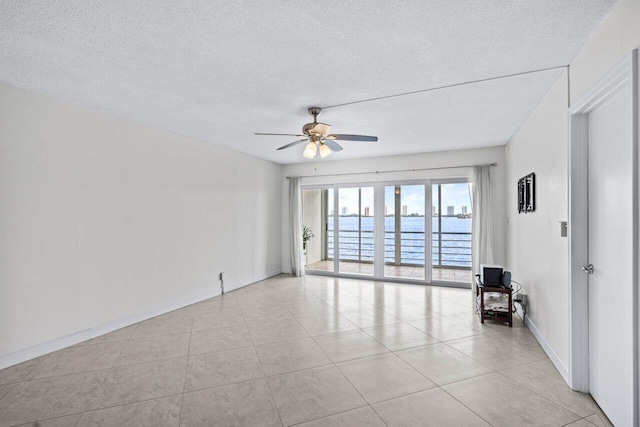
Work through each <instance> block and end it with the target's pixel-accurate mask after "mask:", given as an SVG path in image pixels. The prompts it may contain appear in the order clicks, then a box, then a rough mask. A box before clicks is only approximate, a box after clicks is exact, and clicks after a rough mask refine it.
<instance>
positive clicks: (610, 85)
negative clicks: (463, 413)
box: [568, 49, 640, 425]
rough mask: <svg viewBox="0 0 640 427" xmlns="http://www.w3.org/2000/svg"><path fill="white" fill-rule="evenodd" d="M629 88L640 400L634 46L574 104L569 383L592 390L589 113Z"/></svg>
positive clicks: (635, 375) (635, 365) (635, 417)
mask: <svg viewBox="0 0 640 427" xmlns="http://www.w3.org/2000/svg"><path fill="white" fill-rule="evenodd" d="M620 91H629V94H630V99H631V111H630V112H629V114H631V117H630V118H629V123H630V126H631V127H632V129H631V132H630V133H629V134H630V136H631V141H629V143H630V144H631V146H632V147H633V162H632V188H631V195H632V197H633V201H632V205H633V218H634V223H633V224H632V239H633V249H632V251H633V253H632V259H633V260H634V261H635V262H634V263H633V266H632V292H633V313H632V319H633V325H632V331H633V346H632V347H633V351H634V354H633V359H632V360H633V372H632V377H633V381H632V382H633V390H632V393H633V396H632V401H633V402H637V401H638V397H639V395H638V382H639V378H638V353H639V351H640V348H639V342H640V339H639V335H638V331H639V330H640V324H639V318H638V307H639V306H640V299H639V298H640V293H639V291H638V261H640V257H639V256H638V240H639V239H638V238H639V236H638V230H639V224H638V197H639V194H638V190H639V187H640V186H639V185H638V162H639V161H638V51H637V49H635V50H634V51H632V52H631V54H629V55H628V56H627V57H626V58H625V59H623V60H622V61H621V62H620V63H619V64H618V65H617V66H616V67H614V68H613V70H611V71H610V72H609V73H608V74H607V75H606V76H605V77H604V78H602V79H601V80H600V81H599V82H598V83H597V84H596V85H594V87H593V88H592V89H591V90H590V91H589V92H588V93H587V94H585V95H584V96H583V97H582V98H580V100H579V101H577V102H576V103H574V104H573V105H572V106H571V107H570V108H569V149H568V170H569V176H568V180H569V227H568V238H569V385H570V386H571V388H572V389H574V390H578V391H582V392H589V292H588V276H587V275H586V274H585V273H584V272H583V271H582V266H583V265H587V264H588V258H587V257H588V218H587V213H588V188H587V183H588V181H587V178H588V170H587V155H588V146H587V141H588V130H587V129H588V128H587V126H588V114H589V113H590V112H591V111H593V110H594V109H596V108H597V107H598V106H600V105H601V104H602V103H604V102H605V101H607V100H608V99H609V98H610V97H611V96H613V95H614V94H616V93H618V92H620ZM634 406H635V408H634V409H633V411H634V412H633V414H632V417H631V418H632V420H633V422H634V425H637V423H638V420H639V415H638V407H637V406H638V405H634Z"/></svg>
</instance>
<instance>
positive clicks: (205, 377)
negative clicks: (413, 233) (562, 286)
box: [0, 276, 608, 427]
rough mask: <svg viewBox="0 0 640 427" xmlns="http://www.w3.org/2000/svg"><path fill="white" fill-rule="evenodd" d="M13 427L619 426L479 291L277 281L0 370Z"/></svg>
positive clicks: (5, 411)
mask: <svg viewBox="0 0 640 427" xmlns="http://www.w3.org/2000/svg"><path fill="white" fill-rule="evenodd" d="M36 422H37V423H36ZM14 425H22V426H35V425H39V426H41V427H47V426H119V427H120V426H141V425H145V426H154V427H155V426H175V427H178V426H182V427H190V426H283V425H285V426H289V425H301V426H385V425H387V426H422V425H435V426H449V425H451V426H462V425H464V426H467V425H483V426H487V425H493V426H521V425H541V426H542V425H544V426H565V425H573V426H591V425H608V423H607V421H606V418H605V417H604V416H603V415H602V413H601V412H600V411H599V409H598V408H597V406H596V405H595V404H594V402H593V401H592V400H591V398H590V397H589V396H588V395H584V394H581V393H577V392H573V391H571V390H570V389H569V388H568V387H567V385H566V384H565V383H564V381H563V380H562V378H561V377H560V375H559V374H558V372H557V371H556V370H555V368H554V367H553V365H552V364H551V362H550V361H549V359H548V358H547V356H546V355H545V353H544V352H543V351H542V349H541V348H540V346H539V345H538V343H537V342H536V340H535V339H534V337H533V336H532V335H531V333H530V332H529V330H528V329H527V327H526V326H525V325H524V324H523V323H522V322H521V321H520V320H519V319H517V320H516V321H515V322H514V327H513V328H509V327H508V326H507V325H506V324H500V323H492V322H487V323H485V324H484V325H482V324H480V323H479V321H478V319H477V316H476V315H475V314H474V311H473V308H472V299H471V297H470V293H469V291H466V290H462V289H453V288H440V287H432V286H419V285H404V284H391V283H382V282H372V281H359V280H354V279H334V278H328V277H321V276H305V277H303V278H294V277H291V276H278V277H275V278H272V279H269V280H265V281H263V282H259V283H256V284H253V285H251V286H248V287H245V288H243V289H239V290H237V291H234V292H230V293H227V294H225V295H224V296H222V297H216V298H212V299H209V300H206V301H203V302H200V303H198V304H195V305H192V306H189V307H185V308H182V309H180V310H176V311H174V312H171V313H167V314H165V315H162V316H158V317H155V318H152V319H149V320H147V321H144V322H141V323H138V324H136V325H132V326H130V327H127V328H124V329H120V330H118V331H115V332H112V333H109V334H106V335H103V336H101V337H98V338H95V339H93V340H90V341H86V342H83V343H80V344H78V345H75V346H73V347H69V348H65V349H63V350H60V351H57V352H55V353H51V354H48V355H46V356H43V357H39V358H37V359H34V360H30V361H28V362H25V363H22V364H20V365H17V366H14V367H11V368H8V369H5V370H2V371H0V426H14Z"/></svg>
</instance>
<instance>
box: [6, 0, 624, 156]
mask: <svg viewBox="0 0 640 427" xmlns="http://www.w3.org/2000/svg"><path fill="white" fill-rule="evenodd" d="M614 4H615V1H614V0H571V1H564V0H562V1H558V0H521V1H515V0H493V1H491V0H461V1H445V0H439V1H436V0H406V1H401V0H398V1H394V2H390V1H389V0H368V1H344V0H328V1H313V2H312V1H307V0H301V1H300V0H298V1H293V0H289V1H270V2H268V1H260V0H254V1H250V2H249V1H244V2H243V1H238V2H231V1H202V0H180V1H179V0H174V1H170V0H146V1H141V0H135V1H122V0H103V1H96V0H80V1H70V0H58V1H52V0H50V1H42V0H12V1H7V0H0V81H2V82H3V83H7V84H9V85H13V86H17V87H20V88H25V89H28V90H32V91H35V92H40V93H44V94H47V95H50V96H53V97H56V98H61V99H64V100H68V101H72V102H76V103H78V104H82V105H85V106H87V107H90V108H93V109H96V110H100V111H105V112H109V113H113V114H117V115H121V116H124V117H127V118H130V119H132V120H136V121H139V122H143V123H147V124H150V125H153V126H156V127H158V128H162V129H167V130H170V131H173V132H177V133H180V134H183V135H187V136H191V137H194V138H197V139H201V140H203V141H207V142H210V143H213V144H217V145H222V146H226V147H229V148H232V149H234V150H238V151H242V152H246V153H250V154H252V155H255V156H258V157H262V158H264V159H268V160H271V161H274V162H278V163H295V162H301V161H303V160H304V159H302V157H301V153H302V149H303V148H304V147H303V145H299V146H297V147H295V148H291V149H288V150H284V151H276V150H275V149H276V148H277V147H279V146H281V145H284V144H286V143H288V142H291V141H293V140H295V139H296V138H287V137H271V136H254V135H253V133H254V132H282V133H298V132H299V131H300V128H301V127H302V125H303V124H304V123H306V122H308V121H310V120H309V119H310V117H309V116H308V115H307V113H306V108H307V107H309V106H321V107H323V106H331V105H336V104H343V103H348V102H353V101H359V100H364V99H370V98H375V97H384V96H389V95H394V94H399V93H406V92H413V91H419V90H424V89H429V88H433V87H438V86H443V85H450V84H456V83H460V82H467V81H474V80H479V79H485V78H491V77H495V76H501V75H509V74H517V73H523V72H528V71H531V70H537V69H545V68H550V67H556V66H562V65H566V64H568V63H569V62H570V61H571V60H572V59H573V57H574V56H575V55H576V54H577V52H578V51H579V49H580V48H581V47H582V45H583V44H584V43H585V42H586V41H587V40H588V39H589V37H590V35H591V34H592V32H593V31H594V30H595V29H596V28H597V26H598V24H599V23H600V22H601V21H602V20H603V19H604V17H605V16H606V15H607V13H608V12H609V11H610V10H611V9H612V7H613V6H614ZM561 72H562V70H552V71H545V72H540V73H534V74H526V75H522V76H517V77H511V78H506V79H500V80H494V81H490V82H485V83H478V84H473V85H466V86H459V87H455V88H450V89H442V90H437V91H431V92H423V93H417V94H413V95H408V96H404V97H397V98H391V99H385V100H380V101H373V102H366V103H359V104H352V105H346V106H342V107H335V108H331V109H327V110H325V111H324V112H323V115H322V116H321V121H323V122H326V123H330V124H331V125H332V126H333V128H332V131H333V132H335V133H360V134H369V135H377V136H378V137H379V138H380V140H379V142H377V143H365V142H350V141H346V142H344V143H343V146H344V147H345V149H344V150H343V151H341V152H340V153H336V154H334V155H333V156H331V157H329V158H328V159H334V160H338V159H348V158H356V157H364V156H366V157H372V156H383V155H395V154H404V153H416V152H428V151H442V150H451V149H462V148H472V147H485V146H492V145H502V144H505V143H506V142H507V141H508V139H509V138H510V137H511V136H512V135H513V133H514V132H515V131H516V130H517V129H518V127H519V126H520V125H521V124H522V122H523V121H524V120H525V119H526V118H527V116H528V115H529V113H530V112H531V110H532V109H533V108H534V107H535V105H536V104H537V103H538V102H539V101H540V99H541V98H542V97H543V96H544V94H545V93H546V92H547V90H548V89H549V88H550V86H551V85H552V84H553V82H554V81H555V80H556V79H557V78H558V77H559V76H560V74H561ZM328 159H327V160H328Z"/></svg>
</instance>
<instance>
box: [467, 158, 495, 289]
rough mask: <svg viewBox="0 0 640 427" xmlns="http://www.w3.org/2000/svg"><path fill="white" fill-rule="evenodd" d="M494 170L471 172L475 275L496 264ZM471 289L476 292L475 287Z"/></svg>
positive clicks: (480, 168)
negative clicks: (482, 268) (482, 269)
mask: <svg viewBox="0 0 640 427" xmlns="http://www.w3.org/2000/svg"><path fill="white" fill-rule="evenodd" d="M492 169H493V167H492V166H474V167H473V170H472V171H471V182H470V183H469V192H470V193H471V206H472V215H471V216H472V220H471V221H472V226H471V233H472V236H471V264H472V269H473V274H474V275H475V274H479V272H480V264H493V263H494V256H495V252H494V237H493V236H494V230H493V209H494V208H493V181H492ZM474 280H475V279H474ZM471 289H472V292H475V286H471Z"/></svg>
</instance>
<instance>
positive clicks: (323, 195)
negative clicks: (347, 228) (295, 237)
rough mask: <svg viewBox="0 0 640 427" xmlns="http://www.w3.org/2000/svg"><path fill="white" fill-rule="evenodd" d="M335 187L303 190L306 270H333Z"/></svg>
mask: <svg viewBox="0 0 640 427" xmlns="http://www.w3.org/2000/svg"><path fill="white" fill-rule="evenodd" d="M333 203H334V201H333V188H329V189H324V188H323V189H310V190H302V224H303V226H304V229H305V230H307V237H308V239H307V240H305V241H304V242H303V252H304V265H305V270H314V271H328V272H333V270H334V268H333Z"/></svg>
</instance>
